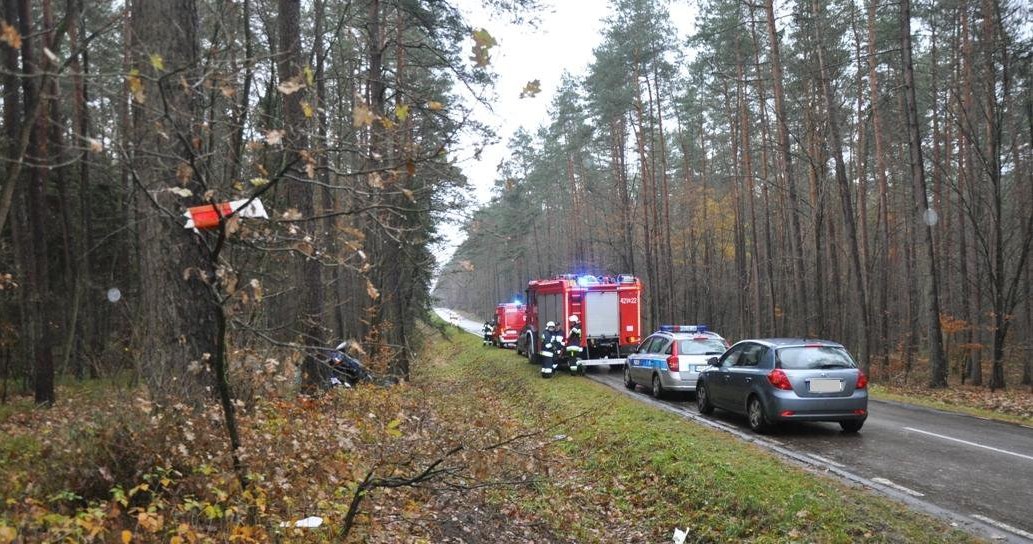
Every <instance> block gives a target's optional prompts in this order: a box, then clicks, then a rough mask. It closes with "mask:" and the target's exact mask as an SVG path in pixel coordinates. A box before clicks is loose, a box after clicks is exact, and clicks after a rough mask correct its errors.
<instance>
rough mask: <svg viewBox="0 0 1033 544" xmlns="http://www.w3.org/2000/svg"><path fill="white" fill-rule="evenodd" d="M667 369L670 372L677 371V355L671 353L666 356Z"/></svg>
mask: <svg viewBox="0 0 1033 544" xmlns="http://www.w3.org/2000/svg"><path fill="white" fill-rule="evenodd" d="M667 369H668V370H670V371H671V372H678V356H677V355H671V356H669V357H667Z"/></svg>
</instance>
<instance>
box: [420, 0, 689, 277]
mask: <svg viewBox="0 0 1033 544" xmlns="http://www.w3.org/2000/svg"><path fill="white" fill-rule="evenodd" d="M543 4H546V8H545V9H544V10H543V12H542V13H541V14H540V23H539V24H538V25H537V28H531V27H529V26H521V25H514V24H511V23H509V21H507V20H506V19H505V18H504V17H498V16H492V14H491V13H489V12H488V10H485V9H484V8H483V6H482V5H481V1H480V0H458V5H459V7H460V9H461V10H462V11H463V13H464V15H466V18H467V21H469V23H470V25H471V26H473V27H474V28H484V29H486V30H487V31H488V32H489V33H491V35H492V36H493V37H494V38H495V40H496V42H498V45H497V46H496V47H494V48H492V50H491V65H490V68H491V69H492V70H493V71H494V72H495V73H497V74H498V83H497V85H496V88H495V94H496V95H497V99H496V100H494V101H493V107H492V110H488V109H487V108H483V107H477V108H476V109H475V112H476V117H477V119H478V120H479V121H480V122H482V123H486V124H488V125H490V126H492V127H494V128H495V130H496V132H497V133H498V135H499V137H500V140H499V142H498V143H497V144H493V145H490V146H488V147H486V148H485V149H484V151H483V152H482V153H481V155H480V159H479V160H476V159H474V158H473V157H472V155H473V149H474V147H475V145H476V144H477V142H473V141H467V142H465V143H464V145H463V146H462V149H461V150H460V153H458V154H457V156H456V158H457V159H458V160H459V161H460V162H459V166H460V168H462V170H463V172H464V174H465V175H466V177H467V179H468V180H469V183H470V191H471V194H472V196H474V197H475V198H476V200H477V202H478V203H479V204H483V203H485V202H487V201H488V199H489V198H490V197H491V188H492V186H493V185H494V183H495V179H496V167H497V166H498V164H499V162H501V161H502V160H503V159H504V158H505V157H506V156H507V155H508V151H507V149H506V144H507V143H508V141H509V138H510V136H512V135H513V134H514V133H515V132H516V130H517V129H519V128H521V127H523V128H525V129H527V130H528V131H530V132H534V131H535V130H536V129H537V128H538V127H539V126H541V125H542V124H544V123H546V122H547V120H548V119H547V117H548V107H549V104H550V103H551V101H552V98H553V96H554V94H555V91H556V88H557V87H558V85H559V82H560V78H561V77H562V75H563V72H564V71H568V72H570V73H571V74H574V75H582V74H584V73H585V72H586V71H587V69H588V66H589V64H591V62H592V58H593V57H592V51H593V49H594V48H595V47H597V46H598V45H599V44H600V42H601V41H602V34H603V29H604V28H605V22H604V21H603V19H605V18H606V17H607V16H608V15H609V14H610V8H609V2H608V1H606V0H551V1H550V0H543ZM689 4H690V2H689V0H680V1H678V0H676V1H674V2H672V3H671V5H670V6H669V9H670V12H671V18H672V20H673V21H674V22H675V24H676V26H677V27H678V28H679V29H680V30H681V31H682V32H683V35H682V37H684V35H685V34H684V31H685V30H687V29H689V28H690V27H691V25H692V22H693V21H692V19H693V18H694V17H693V15H694V11H695V10H694V6H690V5H689ZM472 43H473V42H472V41H470V42H469V43H468V44H466V45H465V46H464V47H465V48H466V49H469V47H470V46H471V45H472ZM535 79H537V80H539V81H541V92H540V93H539V94H538V95H537V96H535V97H534V98H520V91H521V90H522V89H523V88H524V85H525V84H527V82H529V81H531V80H535ZM441 232H442V233H443V234H444V235H445V236H446V237H447V242H446V243H445V247H443V248H441V250H440V251H436V252H435V253H436V254H437V255H438V262H439V264H440V265H444V264H445V263H446V262H447V261H448V259H450V258H451V256H452V253H454V251H455V249H456V247H458V245H459V244H460V243H461V242H462V240H463V239H464V237H465V235H464V234H463V233H462V232H461V229H460V228H459V226H456V225H442V226H441Z"/></svg>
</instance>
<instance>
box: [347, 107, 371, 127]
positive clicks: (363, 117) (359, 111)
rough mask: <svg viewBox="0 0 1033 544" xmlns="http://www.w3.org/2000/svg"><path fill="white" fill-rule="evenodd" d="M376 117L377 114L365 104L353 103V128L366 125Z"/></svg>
mask: <svg viewBox="0 0 1033 544" xmlns="http://www.w3.org/2000/svg"><path fill="white" fill-rule="evenodd" d="M376 118H377V116H376V115H374V114H373V112H372V111H370V110H369V108H367V107H366V105H365V104H355V108H354V109H352V126H353V127H355V128H358V127H368V126H370V125H372V124H373V121H374V120H376Z"/></svg>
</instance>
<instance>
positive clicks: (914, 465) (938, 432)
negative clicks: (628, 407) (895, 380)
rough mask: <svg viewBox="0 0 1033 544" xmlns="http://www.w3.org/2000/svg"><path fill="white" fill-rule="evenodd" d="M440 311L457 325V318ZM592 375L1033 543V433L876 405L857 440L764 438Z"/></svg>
mask: <svg viewBox="0 0 1033 544" xmlns="http://www.w3.org/2000/svg"><path fill="white" fill-rule="evenodd" d="M436 310H437V311H438V313H439V314H440V315H442V317H443V318H445V319H446V320H448V317H449V314H448V311H447V310H444V309H436ZM454 323H455V324H456V325H457V326H459V327H460V328H462V329H464V330H467V331H469V332H471V333H472V334H476V335H478V336H479V335H480V328H481V326H482V324H483V323H478V322H476V321H473V320H470V319H467V318H466V317H463V316H459V319H458V320H457V321H454ZM518 360H519V359H517V358H516V356H515V355H514V361H518ZM588 376H589V377H590V378H592V379H594V380H597V381H599V382H602V383H605V384H607V385H609V386H611V387H613V388H615V389H617V390H619V391H624V392H627V393H630V394H631V395H632V396H634V397H635V398H638V399H641V400H642V401H643V402H648V403H653V404H656V405H658V406H660V407H662V408H664V409H667V410H669V411H672V412H676V413H679V414H682V415H683V416H685V417H687V418H690V419H693V420H696V421H698V422H700V423H703V424H706V425H710V426H712V427H716V428H719V429H721V430H725V431H727V432H730V433H732V434H735V435H737V436H739V437H741V438H743V439H744V440H748V441H750V442H754V443H756V444H757V445H759V446H761V447H766V448H768V449H771V450H772V451H775V452H776V453H778V454H780V455H783V456H785V457H789V458H790V459H793V460H795V461H797V462H800V463H803V464H805V465H807V466H808V467H809V468H811V469H817V470H818V471H819V472H824V473H829V474H831V475H834V476H838V477H840V478H843V479H846V480H849V481H852V482H853V483H856V484H861V485H864V486H866V487H871V488H873V489H875V490H877V491H879V492H882V493H884V494H887V495H890V496H892V497H894V498H896V499H899V500H902V501H903V502H905V503H907V504H909V505H910V506H912V507H914V508H917V509H919V510H924V511H926V512H930V513H932V514H935V515H937V516H939V517H942V518H945V519H947V520H949V521H952V522H954V523H957V524H958V525H959V526H961V527H963V528H965V529H968V530H969V531H971V532H973V533H976V534H977V535H981V536H984V537H989V538H991V539H994V540H998V541H1008V542H1033V428H1031V427H1026V426H1022V425H1014V424H1008V423H999V422H995V421H989V420H985V419H982V418H977V417H971V416H965V415H958V414H952V413H948V412H942V411H939V410H932V409H928V408H922V407H917V406H910V405H906V404H900V403H894V402H882V401H874V400H873V401H870V402H869V415H868V420H867V422H866V423H865V425H864V428H863V429H862V430H861V432H860V433H858V434H856V435H849V434H844V433H842V432H841V431H840V428H839V425H838V424H835V423H797V424H793V425H787V426H783V427H781V428H779V429H777V430H776V431H774V432H773V433H771V434H769V435H766V436H763V437H759V436H757V435H755V434H753V433H752V432H751V431H750V430H749V426H748V425H747V423H746V419H745V418H744V417H741V416H737V415H734V414H730V413H728V412H723V411H722V410H718V411H717V412H715V413H714V415H713V416H702V415H700V414H699V413H698V411H697V410H696V405H695V401H694V398H691V397H690V396H688V395H683V396H679V397H675V398H672V399H668V400H663V401H660V402H659V403H657V402H656V401H655V400H654V399H652V398H651V397H650V396H649V395H648V394H647V393H646V391H645V388H641V387H640V388H638V389H637V390H636V391H635V392H634V393H631V392H628V391H627V390H626V389H625V388H624V383H623V374H622V371H621V370H619V369H614V370H608V369H607V368H606V367H602V368H598V369H591V370H590V373H589V375H588ZM573 379H576V378H573Z"/></svg>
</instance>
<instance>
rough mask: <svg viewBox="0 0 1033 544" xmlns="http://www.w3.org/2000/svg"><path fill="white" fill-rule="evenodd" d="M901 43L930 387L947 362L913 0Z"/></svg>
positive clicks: (943, 378)
mask: <svg viewBox="0 0 1033 544" xmlns="http://www.w3.org/2000/svg"><path fill="white" fill-rule="evenodd" d="M900 41H901V52H902V57H903V59H902V60H903V65H904V99H905V102H906V106H905V110H906V111H905V112H904V114H905V117H906V118H907V127H908V143H909V149H910V160H911V187H912V197H913V199H914V206H913V208H912V211H913V213H914V216H913V217H912V219H911V220H912V221H917V222H919V223H920V224H917V223H916V224H917V227H918V230H919V231H920V232H921V236H922V253H923V254H924V257H925V259H924V262H923V263H922V265H923V266H924V268H925V270H926V285H925V287H926V300H925V304H926V320H927V326H928V327H929V338H928V341H929V387H932V388H942V387H946V386H947V371H948V369H947V361H946V360H945V359H944V355H943V336H942V335H941V332H940V299H939V275H938V270H937V267H936V253H935V251H934V249H935V246H934V241H933V229H932V226H931V225H930V224H929V221H923V218H925V217H926V212H927V210H928V209H929V200H928V196H927V195H926V188H925V168H924V165H923V163H922V136H921V134H920V131H919V124H918V104H917V101H916V99H915V76H914V68H913V65H912V61H911V0H903V3H902V4H901V10H900Z"/></svg>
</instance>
